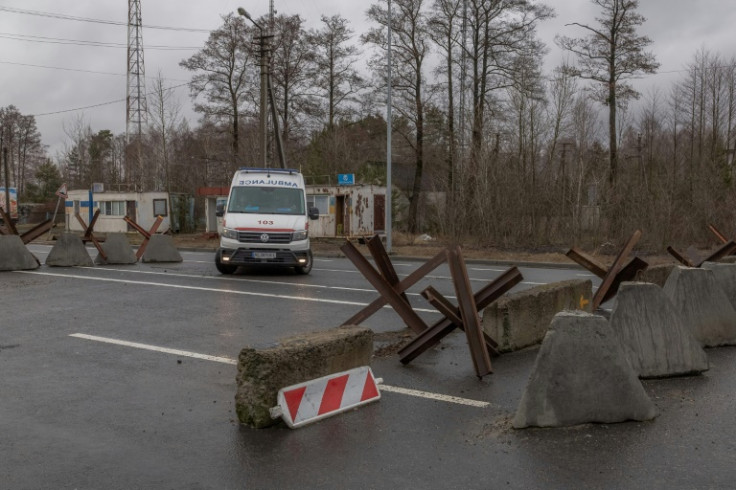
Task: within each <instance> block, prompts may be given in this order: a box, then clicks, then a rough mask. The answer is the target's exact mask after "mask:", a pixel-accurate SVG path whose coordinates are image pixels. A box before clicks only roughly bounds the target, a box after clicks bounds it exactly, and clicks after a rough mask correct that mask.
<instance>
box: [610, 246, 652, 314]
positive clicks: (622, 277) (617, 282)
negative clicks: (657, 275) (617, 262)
mask: <svg viewBox="0 0 736 490" xmlns="http://www.w3.org/2000/svg"><path fill="white" fill-rule="evenodd" d="M648 267H649V264H648V263H647V262H646V261H644V260H642V259H640V258H639V257H634V258H633V259H631V260H630V261H629V262H628V263H627V264H626V265H625V266H623V267H622V268H621V271H620V272H619V273H618V274H616V278H615V279H614V280H613V283H611V287H610V288H608V291H606V294H605V295H604V296H603V300H601V303H605V302H606V301H608V300H609V299H611V298H613V297H614V296H616V293H617V292H618V288H619V286H621V283H622V282H624V281H633V280H634V279H636V275H637V274H638V273H639V272H641V271H645V270H646V269H647V268H648Z"/></svg>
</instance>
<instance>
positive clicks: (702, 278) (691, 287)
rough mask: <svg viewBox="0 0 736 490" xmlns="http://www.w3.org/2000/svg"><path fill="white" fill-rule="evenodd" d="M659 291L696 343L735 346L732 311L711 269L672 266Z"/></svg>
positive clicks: (735, 316)
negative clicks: (672, 306)
mask: <svg viewBox="0 0 736 490" xmlns="http://www.w3.org/2000/svg"><path fill="white" fill-rule="evenodd" d="M663 290H664V292H665V294H666V295H667V297H668V298H669V299H670V301H672V304H673V305H674V306H675V308H676V309H677V312H678V313H679V314H680V318H682V320H683V322H684V323H685V326H687V327H688V328H689V329H690V331H691V332H692V333H693V336H694V337H695V338H696V339H697V340H698V342H700V343H701V344H703V345H704V346H706V347H715V346H718V345H736V310H734V308H733V306H731V302H730V301H729V300H728V298H727V297H726V293H724V292H723V290H722V289H721V288H720V287H718V284H717V283H716V279H715V277H714V275H713V271H711V270H709V269H698V268H693V267H676V268H675V269H674V270H673V271H672V273H671V274H670V277H669V278H667V282H666V283H665V285H664V288H663Z"/></svg>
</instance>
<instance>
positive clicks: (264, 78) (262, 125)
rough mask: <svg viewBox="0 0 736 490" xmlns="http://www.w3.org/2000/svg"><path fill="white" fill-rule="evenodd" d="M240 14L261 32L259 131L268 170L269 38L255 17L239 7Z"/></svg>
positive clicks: (265, 165) (262, 153)
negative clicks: (267, 41) (267, 43)
mask: <svg viewBox="0 0 736 490" xmlns="http://www.w3.org/2000/svg"><path fill="white" fill-rule="evenodd" d="M238 14H239V15H242V16H243V17H245V18H246V19H248V20H249V21H251V22H252V23H253V25H254V26H256V27H257V28H258V31H259V32H260V36H259V38H258V39H259V44H260V48H261V114H260V121H259V130H260V133H261V134H260V139H261V141H260V146H261V167H263V168H267V167H268V164H267V163H266V146H267V145H268V135H267V132H266V118H267V116H266V107H267V106H268V101H267V100H268V99H267V98H266V97H267V88H266V87H267V84H268V48H267V46H266V39H267V36H266V34H265V33H264V30H263V27H261V25H260V24H259V23H258V22H256V21H255V20H253V17H251V16H250V14H249V13H248V11H246V10H245V9H244V8H243V7H238Z"/></svg>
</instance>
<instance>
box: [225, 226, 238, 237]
mask: <svg viewBox="0 0 736 490" xmlns="http://www.w3.org/2000/svg"><path fill="white" fill-rule="evenodd" d="M222 236H223V237H225V238H230V239H231V240H237V239H238V232H237V231H235V230H233V229H232V228H223V229H222Z"/></svg>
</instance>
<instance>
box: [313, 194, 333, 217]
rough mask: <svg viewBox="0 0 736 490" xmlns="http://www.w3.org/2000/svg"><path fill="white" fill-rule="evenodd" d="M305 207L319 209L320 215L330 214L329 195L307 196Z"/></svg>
mask: <svg viewBox="0 0 736 490" xmlns="http://www.w3.org/2000/svg"><path fill="white" fill-rule="evenodd" d="M307 207H310V208H317V209H319V214H320V215H326V214H330V196H328V195H327V194H324V195H312V196H307Z"/></svg>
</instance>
